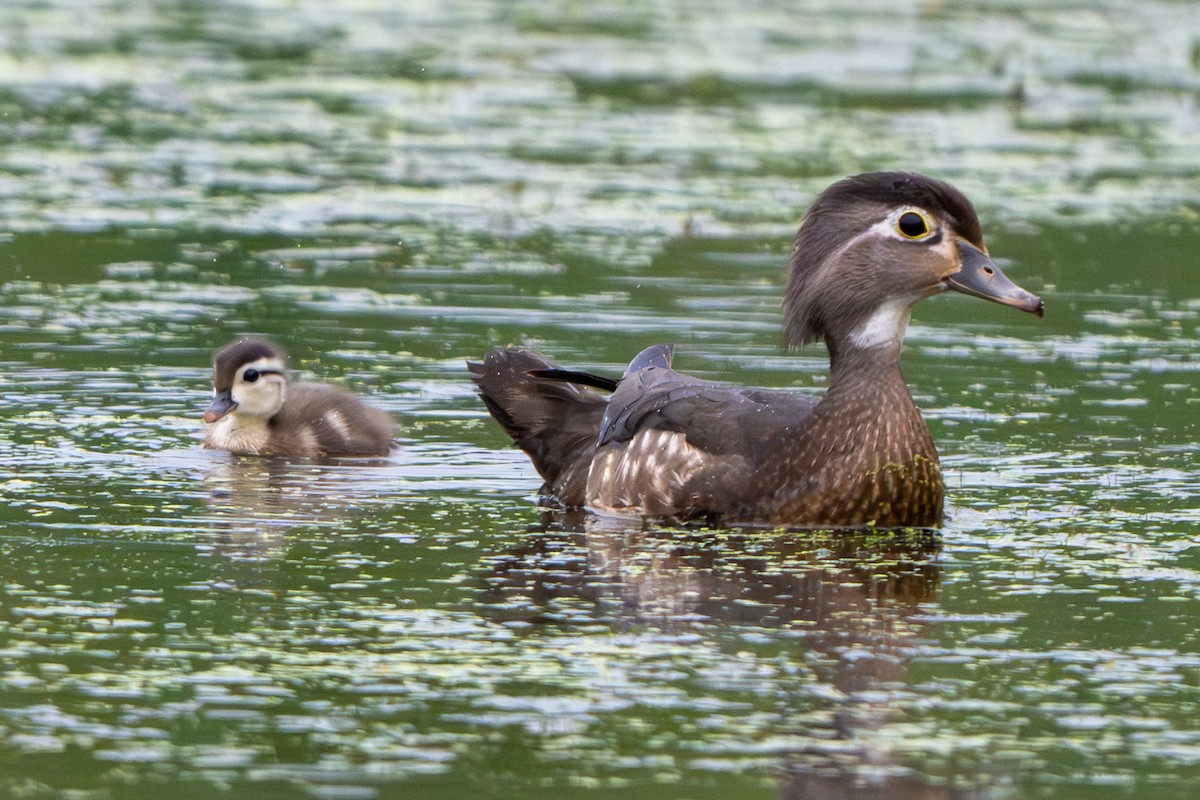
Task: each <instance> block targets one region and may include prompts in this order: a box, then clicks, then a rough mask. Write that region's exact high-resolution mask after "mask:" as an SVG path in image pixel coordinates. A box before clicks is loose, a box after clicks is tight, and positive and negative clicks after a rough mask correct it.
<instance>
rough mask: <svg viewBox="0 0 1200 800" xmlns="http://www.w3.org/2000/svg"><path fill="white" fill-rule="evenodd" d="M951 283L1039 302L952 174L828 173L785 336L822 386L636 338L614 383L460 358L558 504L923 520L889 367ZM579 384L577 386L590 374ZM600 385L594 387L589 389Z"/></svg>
mask: <svg viewBox="0 0 1200 800" xmlns="http://www.w3.org/2000/svg"><path fill="white" fill-rule="evenodd" d="M947 290H953V291H957V292H962V293H964V294H968V295H973V296H975V297H981V298H984V299H986V300H992V301H994V302H997V303H1001V304H1003V305H1007V306H1011V307H1013V308H1017V309H1020V310H1022V311H1026V312H1029V313H1032V314H1036V315H1038V316H1039V317H1040V316H1041V315H1042V301H1041V300H1040V299H1039V298H1038V297H1037V296H1035V295H1033V294H1031V293H1029V292H1027V291H1025V290H1024V289H1022V288H1020V287H1019V286H1017V285H1015V284H1014V283H1013V282H1012V281H1010V280H1009V279H1008V278H1007V277H1005V276H1004V273H1003V272H1001V271H1000V268H999V267H998V266H997V265H996V263H995V262H994V261H992V259H991V258H990V257H989V255H988V253H987V248H986V247H985V245H984V243H983V233H982V230H981V228H980V224H979V220H978V218H977V217H976V215H975V211H974V209H973V208H972V206H971V203H970V201H969V200H967V198H966V197H965V196H964V195H963V194H962V193H961V192H959V191H958V190H957V189H955V188H954V187H952V186H950V185H949V184H946V183H943V182H942V181H939V180H934V179H932V178H927V177H925V176H922V175H915V174H912V173H903V172H879V173H870V174H866V175H858V176H855V177H852V178H847V179H845V180H842V181H839V182H837V183H835V184H833V186H831V187H829V188H828V189H826V190H825V191H824V192H822V193H821V196H820V197H818V198H817V200H816V201H815V202H814V203H813V205H812V207H811V208H809V210H808V212H807V214H805V217H804V220H803V222H802V223H801V226H800V231H799V233H798V235H797V238H796V246H795V249H794V251H793V255H792V260H791V274H790V278H789V281H788V288H787V294H786V296H785V299H784V308H785V315H786V329H787V339H788V343H789V344H791V345H795V346H799V345H803V344H805V343H806V342H810V341H814V340H818V339H823V340H824V341H825V344H826V346H827V348H828V350H829V357H830V373H831V374H830V380H829V388H828V390H827V391H826V393H825V396H824V397H823V398H820V399H819V400H818V398H816V397H814V396H812V395H809V394H806V393H803V392H795V391H785V390H778V389H765V388H754V387H741V386H731V385H728V384H721V383H716V382H713V381H706V380H700V379H697V378H693V377H690V376H688V375H684V374H682V373H679V372H676V371H675V370H674V369H672V365H671V361H672V349H671V347H670V346H669V345H656V346H654V347H650V348H647V349H646V350H644V351H643V352H642V353H640V354H639V355H638V356H637V357H635V358H634V359H633V361H632V362H630V364H629V366H628V368H627V369H626V370H625V374H624V376H623V377H622V378H621V379H620V381H614V380H611V379H607V378H603V377H599V376H595V375H590V374H588V373H585V372H578V371H573V370H566V369H562V368H560V367H558V365H556V364H554V363H552V362H550V361H548V360H546V359H545V358H543V357H541V356H540V355H538V354H536V353H532V352H530V351H528V350H522V349H518V348H496V349H494V350H492V351H491V352H490V353H488V355H487V357H486V358H485V359H484V360H483V362H482V363H473V364H469V367H470V370H471V372H472V373H473V375H472V377H473V378H474V380H475V383H476V385H477V386H478V387H479V393H480V395H481V396H482V398H483V401H484V403H485V404H486V406H487V408H488V411H490V412H491V414H492V416H493V417H495V419H496V421H497V422H499V423H500V426H501V427H502V428H503V429H504V431H505V432H506V433H507V434H508V435H509V436H510V437H511V438H512V440H513V442H514V443H515V444H516V445H517V446H518V447H520V448H521V449H522V450H524V451H525V452H526V453H527V454H528V455H529V457H530V459H531V460H532V461H533V464H534V467H536V468H537V470H538V472H539V473H540V474H541V476H542V478H543V479H544V481H545V484H544V486H543V489H542V491H543V492H544V493H545V494H546V495H548V496H550V497H552V498H553V499H554V500H555V501H557V502H558V503H559V504H561V505H563V506H565V507H568V508H573V507H587V508H589V509H591V510H593V511H599V512H608V513H617V514H637V515H642V516H646V517H650V518H656V519H661V518H669V519H676V520H693V519H698V520H707V521H711V522H719V523H728V524H768V525H776V526H795V527H837V528H856V527H867V526H877V527H881V528H899V527H925V528H931V527H937V526H939V525H941V522H942V507H943V495H944V483H943V480H942V472H941V467H940V465H939V462H938V454H937V448H936V447H935V446H934V444H933V439H932V437H931V436H930V433H929V428H928V427H927V426H926V425H925V421H924V419H922V417H921V413H920V411H919V410H918V409H917V407H916V405H915V404H914V403H913V399H912V395H911V394H910V393H909V390H908V386H907V385H906V384H905V381H904V377H903V375H901V373H900V344H901V340H902V339H903V338H904V333H905V330H906V328H907V326H908V321H909V315H910V313H911V312H912V309H913V307H914V306H915V305H916V304H917V303H918V302H920V301H921V300H923V299H925V298H927V297H932V296H933V295H936V294H939V293H941V292H944V291H947ZM589 387H590V388H589ZM593 389H602V390H605V391H609V392H612V395H611V397H610V398H606V397H604V396H602V395H601V394H599V393H597V392H596V391H593Z"/></svg>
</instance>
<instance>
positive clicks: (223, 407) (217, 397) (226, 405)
mask: <svg viewBox="0 0 1200 800" xmlns="http://www.w3.org/2000/svg"><path fill="white" fill-rule="evenodd" d="M235 408H237V403H235V402H234V401H233V391H232V390H230V389H226V390H225V391H223V392H217V393H216V394H214V395H213V399H212V402H211V403H209V404H208V408H206V409H204V421H205V422H208V423H213V422H216V421H217V420H219V419H220V418H221V417H223V416H225V415H226V414H228V413H229V412H230V411H233V410H234V409H235Z"/></svg>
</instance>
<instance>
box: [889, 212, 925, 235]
mask: <svg viewBox="0 0 1200 800" xmlns="http://www.w3.org/2000/svg"><path fill="white" fill-rule="evenodd" d="M932 231H933V226H932V225H930V224H929V218H928V217H926V216H925V214H923V213H922V212H920V211H918V210H917V209H915V208H910V209H907V210H905V211H904V212H903V213H902V214H900V215H899V216H898V217H896V232H897V233H899V234H900V235H901V236H903V237H904V238H905V239H924V238H925V237H926V236H928V235H929V234H930V232H932Z"/></svg>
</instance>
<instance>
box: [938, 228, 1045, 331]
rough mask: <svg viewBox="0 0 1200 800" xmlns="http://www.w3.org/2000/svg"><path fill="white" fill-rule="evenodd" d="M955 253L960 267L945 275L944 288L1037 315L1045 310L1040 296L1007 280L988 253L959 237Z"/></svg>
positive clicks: (1040, 314)
mask: <svg viewBox="0 0 1200 800" xmlns="http://www.w3.org/2000/svg"><path fill="white" fill-rule="evenodd" d="M958 254H959V258H960V259H961V262H962V266H961V267H959V270H958V272H956V273H954V274H953V275H951V276H950V277H949V278H946V288H947V289H953V290H954V291H956V292H962V293H963V294H969V295H972V296H974V297H982V298H983V299H984V300H991V301H992V302H995V303H999V304H1000V305H1004V306H1012V307H1013V308H1017V309H1020V310H1021V311H1028V312H1029V313H1030V314H1037V315H1038V316H1039V317H1040V316H1042V315H1043V314H1044V313H1045V307H1044V306H1043V305H1042V299H1041V298H1040V297H1038V296H1037V295H1036V294H1034V293H1033V292H1028V291H1026V290H1024V289H1022V288H1021V287H1020V286H1017V285H1016V284H1015V283H1013V282H1012V281H1011V280H1009V278H1008V276H1007V275H1005V274H1004V272H1003V271H1001V269H1000V267H998V266H996V262H995V261H992V259H991V258H990V257H989V256H988V254H987V253H985V252H983V251H982V250H980V249H979V248H978V247H976V246H975V245H973V244H971V243H970V242H967V241H964V240H962V239H959V240H958Z"/></svg>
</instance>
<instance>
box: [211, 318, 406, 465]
mask: <svg viewBox="0 0 1200 800" xmlns="http://www.w3.org/2000/svg"><path fill="white" fill-rule="evenodd" d="M284 369H285V366H284V358H283V354H282V353H281V352H280V351H279V350H278V349H277V348H276V347H275V346H274V345H272V344H271V343H270V342H268V341H266V340H264V339H259V338H256V337H242V338H238V339H235V340H234V341H232V342H230V343H229V344H227V345H226V346H225V347H223V348H221V349H220V350H218V351H217V352H216V354H215V355H214V356H213V399H212V403H211V404H210V405H209V406H208V409H207V410H206V411H205V412H204V421H205V422H207V423H209V425H208V429H207V430H206V431H205V434H204V446H205V447H211V448H214V449H217V450H229V451H231V452H234V453H247V454H264V455H266V454H274V455H285V456H300V457H315V456H385V455H387V454H388V451H389V450H391V447H392V437H393V436H394V435H395V431H396V423H395V422H394V421H393V420H392V418H391V417H390V416H389V415H388V414H386V413H384V412H383V411H380V410H379V409H376V408H371V407H370V406H368V405H367V404H365V403H364V402H362V401H361V400H359V399H358V398H357V397H355V396H354V395H352V394H350V393H349V392H345V391H343V390H341V389H338V388H336V387H333V386H329V385H327V384H323V383H294V384H289V383H288V380H287V377H286V375H285V374H284Z"/></svg>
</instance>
